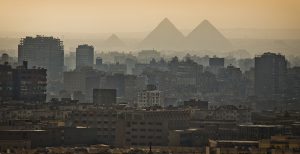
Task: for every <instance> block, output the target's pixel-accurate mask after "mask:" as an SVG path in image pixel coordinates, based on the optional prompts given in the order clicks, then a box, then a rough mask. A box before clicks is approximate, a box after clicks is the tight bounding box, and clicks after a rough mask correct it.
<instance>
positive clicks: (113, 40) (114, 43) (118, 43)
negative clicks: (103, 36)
mask: <svg viewBox="0 0 300 154" xmlns="http://www.w3.org/2000/svg"><path fill="white" fill-rule="evenodd" d="M103 46H105V47H110V48H116V47H125V46H126V45H125V43H124V42H123V41H122V40H121V39H120V38H119V37H118V36H117V35H116V34H112V35H111V36H110V37H109V38H108V39H107V40H105V41H104V44H103Z"/></svg>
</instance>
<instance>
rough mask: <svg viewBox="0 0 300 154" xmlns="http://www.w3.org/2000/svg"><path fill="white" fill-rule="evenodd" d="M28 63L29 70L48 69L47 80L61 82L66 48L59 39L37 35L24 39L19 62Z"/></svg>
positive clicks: (19, 49) (19, 51)
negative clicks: (33, 68)
mask: <svg viewBox="0 0 300 154" xmlns="http://www.w3.org/2000/svg"><path fill="white" fill-rule="evenodd" d="M23 61H28V68H32V67H34V66H35V67H41V68H45V69H47V79H48V81H51V80H61V79H62V73H63V69H64V46H63V42H62V41H61V40H60V39H58V38H53V37H45V36H40V35H37V36H36V37H26V38H22V39H21V41H20V44H19V46H18V62H19V64H22V62H23Z"/></svg>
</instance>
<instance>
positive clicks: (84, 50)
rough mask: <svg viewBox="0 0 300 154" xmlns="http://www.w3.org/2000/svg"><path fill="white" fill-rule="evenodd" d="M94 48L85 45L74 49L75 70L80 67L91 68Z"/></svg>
mask: <svg viewBox="0 0 300 154" xmlns="http://www.w3.org/2000/svg"><path fill="white" fill-rule="evenodd" d="M93 64H94V47H93V46H89V45H87V44H84V45H79V46H78V47H77V48H76V69H78V68H81V67H93Z"/></svg>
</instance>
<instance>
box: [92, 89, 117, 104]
mask: <svg viewBox="0 0 300 154" xmlns="http://www.w3.org/2000/svg"><path fill="white" fill-rule="evenodd" d="M116 102H117V90H116V89H94V90H93V103H95V104H101V105H113V104H116Z"/></svg>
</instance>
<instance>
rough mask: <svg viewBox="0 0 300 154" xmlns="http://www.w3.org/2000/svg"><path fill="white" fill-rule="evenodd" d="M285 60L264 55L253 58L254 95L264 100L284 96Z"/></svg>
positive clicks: (274, 55)
mask: <svg viewBox="0 0 300 154" xmlns="http://www.w3.org/2000/svg"><path fill="white" fill-rule="evenodd" d="M286 75H287V60H286V59H285V57H284V56H283V55H280V54H275V53H264V54H263V55H261V56H257V57H255V85H254V88H255V95H256V96H257V97H261V98H266V99H276V98H280V97H283V96H284V93H285V91H286Z"/></svg>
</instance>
